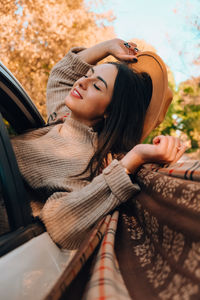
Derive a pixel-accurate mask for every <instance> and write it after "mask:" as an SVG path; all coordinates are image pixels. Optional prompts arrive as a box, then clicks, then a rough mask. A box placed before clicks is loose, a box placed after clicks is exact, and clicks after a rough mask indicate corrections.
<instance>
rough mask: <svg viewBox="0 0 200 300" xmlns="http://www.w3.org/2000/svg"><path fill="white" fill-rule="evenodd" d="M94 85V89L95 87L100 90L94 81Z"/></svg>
mask: <svg viewBox="0 0 200 300" xmlns="http://www.w3.org/2000/svg"><path fill="white" fill-rule="evenodd" d="M94 87H95V89H97V90H98V91H101V89H100V88H99V87H98V86H97V85H96V84H95V83H94Z"/></svg>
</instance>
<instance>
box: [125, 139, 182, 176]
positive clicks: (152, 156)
mask: <svg viewBox="0 0 200 300" xmlns="http://www.w3.org/2000/svg"><path fill="white" fill-rule="evenodd" d="M185 150H186V146H185V145H184V144H182V143H181V141H180V139H178V138H175V137H172V136H163V135H160V136H157V137H155V138H154V140H153V144H152V145H150V144H138V145H136V146H135V147H134V148H133V149H132V150H131V151H129V152H128V153H127V154H126V155H125V156H124V157H123V159H122V160H121V163H122V165H123V166H124V167H125V168H126V169H127V170H128V171H129V172H130V173H132V174H133V173H134V172H135V171H136V170H137V168H138V167H139V166H140V165H142V164H144V163H150V162H154V163H162V164H163V163H175V162H177V161H178V160H179V159H180V157H181V156H182V155H183V153H184V152H185Z"/></svg>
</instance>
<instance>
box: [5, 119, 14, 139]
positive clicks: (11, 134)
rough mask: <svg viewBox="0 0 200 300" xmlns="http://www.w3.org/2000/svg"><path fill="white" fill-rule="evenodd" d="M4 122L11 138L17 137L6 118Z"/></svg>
mask: <svg viewBox="0 0 200 300" xmlns="http://www.w3.org/2000/svg"><path fill="white" fill-rule="evenodd" d="M3 122H4V124H5V126H6V128H7V131H8V134H9V136H10V137H13V136H15V135H17V133H16V131H15V130H14V128H13V127H12V126H11V124H10V123H9V122H8V121H7V120H6V119H5V118H3Z"/></svg>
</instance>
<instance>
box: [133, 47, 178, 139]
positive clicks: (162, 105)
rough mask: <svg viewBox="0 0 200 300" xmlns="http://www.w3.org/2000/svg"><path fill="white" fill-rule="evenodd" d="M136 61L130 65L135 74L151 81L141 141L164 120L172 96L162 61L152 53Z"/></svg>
mask: <svg viewBox="0 0 200 300" xmlns="http://www.w3.org/2000/svg"><path fill="white" fill-rule="evenodd" d="M137 58H138V61H137V62H136V63H134V64H131V68H132V69H133V70H135V71H137V72H146V73H148V74H149V76H150V77H151V80H152V97H151V101H150V104H149V107H148V109H147V112H146V116H145V121H144V127H143V132H142V137H141V141H143V140H144V139H145V138H146V137H147V136H148V135H149V133H150V132H151V131H152V130H153V129H154V128H155V127H156V126H158V125H159V124H160V123H161V122H162V121H163V119H164V117H165V114H166V112H167V109H168V107H169V105H170V103H171V101H172V98H173V94H172V91H171V90H170V88H169V87H168V79H167V69H166V66H165V64H164V62H163V60H162V59H161V58H160V57H159V56H158V55H157V54H155V53H154V52H150V51H145V52H141V53H139V54H138V55H137Z"/></svg>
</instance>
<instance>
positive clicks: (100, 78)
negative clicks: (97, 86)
mask: <svg viewBox="0 0 200 300" xmlns="http://www.w3.org/2000/svg"><path fill="white" fill-rule="evenodd" d="M91 71H92V73H93V74H94V69H93V68H91ZM97 78H98V79H99V80H101V81H102V82H103V83H104V84H105V86H106V88H108V85H107V82H106V81H105V80H104V79H103V78H102V77H101V76H97Z"/></svg>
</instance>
